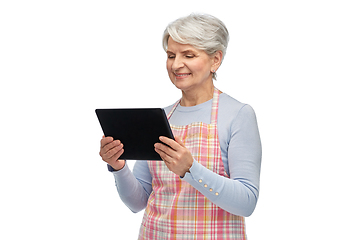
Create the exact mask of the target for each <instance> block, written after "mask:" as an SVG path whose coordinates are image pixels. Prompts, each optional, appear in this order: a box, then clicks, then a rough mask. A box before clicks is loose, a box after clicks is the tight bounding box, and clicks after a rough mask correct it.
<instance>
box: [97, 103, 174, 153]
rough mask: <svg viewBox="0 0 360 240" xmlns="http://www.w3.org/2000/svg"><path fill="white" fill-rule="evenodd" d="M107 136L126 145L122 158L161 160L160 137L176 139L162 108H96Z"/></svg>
mask: <svg viewBox="0 0 360 240" xmlns="http://www.w3.org/2000/svg"><path fill="white" fill-rule="evenodd" d="M95 111H96V115H97V117H98V119H99V122H100V125H101V128H102V130H103V132H104V135H105V136H107V137H108V136H111V137H113V138H114V139H115V140H120V141H121V142H122V143H123V144H124V153H123V155H122V156H121V157H120V159H126V160H161V158H160V156H159V154H157V153H156V152H155V150H154V144H155V143H156V142H160V141H159V137H160V136H165V137H168V138H171V139H174V137H173V134H172V131H171V128H170V126H169V122H168V120H167V117H166V114H165V111H164V110H163V109H161V108H125V109H96V110H95Z"/></svg>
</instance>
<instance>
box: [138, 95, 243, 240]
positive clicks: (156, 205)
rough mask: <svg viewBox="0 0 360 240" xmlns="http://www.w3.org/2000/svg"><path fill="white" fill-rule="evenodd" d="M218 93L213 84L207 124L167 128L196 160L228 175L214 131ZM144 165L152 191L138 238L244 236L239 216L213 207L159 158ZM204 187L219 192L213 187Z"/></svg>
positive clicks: (236, 237)
mask: <svg viewBox="0 0 360 240" xmlns="http://www.w3.org/2000/svg"><path fill="white" fill-rule="evenodd" d="M219 95H220V92H219V90H218V89H216V88H215V90H214V97H213V102H212V110H211V123H210V124H205V123H202V122H196V123H191V124H189V125H186V126H173V125H171V129H172V131H173V134H174V136H180V137H181V139H182V140H183V142H184V144H185V146H186V148H187V149H189V150H190V152H191V154H192V156H193V158H194V159H195V160H196V161H197V162H199V163H200V164H202V165H203V166H205V167H206V168H208V169H210V170H211V171H213V172H215V173H217V174H219V175H221V176H224V177H227V178H229V176H228V175H227V174H226V172H225V170H224V164H223V162H222V158H221V150H220V143H219V138H218V131H217V116H218V105H219ZM179 103H180V100H179V101H178V102H177V103H176V104H175V105H174V106H173V108H172V110H171V111H170V112H169V114H168V116H167V117H168V119H170V117H171V115H172V114H173V112H174V111H175V109H176V107H177V106H178V104H179ZM148 165H149V169H150V172H151V175H152V177H153V179H152V187H153V192H152V193H151V194H150V196H149V200H148V204H147V207H146V209H145V213H144V217H143V220H142V224H141V228H140V233H139V239H146V240H163V239H164V240H165V239H166V240H174V239H191V240H193V239H237V240H245V239H246V234H245V222H244V218H243V217H241V216H236V215H234V214H231V213H229V212H227V211H225V210H223V209H221V208H219V207H217V206H216V205H215V204H213V203H212V202H211V201H210V200H208V199H207V198H206V197H205V196H204V195H203V194H201V193H200V192H199V191H197V190H196V189H195V188H194V187H192V186H191V185H190V184H189V183H187V182H186V181H183V180H181V179H180V177H179V176H178V175H176V174H175V173H173V172H171V171H170V170H169V169H168V168H167V166H166V165H165V163H164V162H163V161H148ZM199 182H200V183H201V182H202V180H199ZM204 187H207V186H205V185H204ZM207 189H208V191H210V192H212V193H213V194H215V195H219V193H217V192H215V191H214V190H213V189H211V188H208V187H207Z"/></svg>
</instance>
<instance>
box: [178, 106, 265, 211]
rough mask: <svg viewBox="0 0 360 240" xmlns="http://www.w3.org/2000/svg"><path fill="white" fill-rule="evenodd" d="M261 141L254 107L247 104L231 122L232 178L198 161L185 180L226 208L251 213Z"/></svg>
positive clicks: (255, 191)
mask: <svg viewBox="0 0 360 240" xmlns="http://www.w3.org/2000/svg"><path fill="white" fill-rule="evenodd" d="M261 154H262V152H261V142H260V136H259V131H258V126H257V121H256V116H255V113H254V111H253V109H252V108H251V107H250V106H249V105H245V106H244V107H243V108H241V110H240V111H239V113H238V115H237V117H236V118H235V119H234V120H233V122H232V124H231V138H230V142H229V147H228V161H229V172H230V178H226V177H223V176H220V175H218V174H216V173H214V172H212V171H211V170H209V169H207V168H206V167H204V166H202V165H201V164H200V163H198V162H196V161H194V163H193V165H192V167H191V168H190V173H186V174H185V176H184V178H183V180H185V181H187V182H188V183H190V184H191V185H192V186H193V187H194V188H196V189H197V190H198V191H200V192H201V193H202V194H204V195H205V196H206V197H207V198H208V199H209V200H210V201H212V202H213V203H214V204H216V205H217V206H219V207H221V208H223V209H224V210H226V211H228V212H230V213H233V214H235V215H239V216H244V217H247V216H250V215H251V214H252V213H253V211H254V209H255V206H256V203H257V199H258V195H259V181H260V165H261Z"/></svg>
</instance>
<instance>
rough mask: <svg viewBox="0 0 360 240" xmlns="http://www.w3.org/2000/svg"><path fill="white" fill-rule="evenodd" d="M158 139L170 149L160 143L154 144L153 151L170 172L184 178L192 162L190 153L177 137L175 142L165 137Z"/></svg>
mask: <svg viewBox="0 0 360 240" xmlns="http://www.w3.org/2000/svg"><path fill="white" fill-rule="evenodd" d="M159 139H160V141H161V142H163V143H165V144H167V145H168V146H170V147H168V146H166V145H165V144H162V143H156V144H155V151H156V152H157V153H158V154H159V155H160V157H161V159H162V160H163V161H164V162H165V164H166V166H167V167H168V168H169V170H170V171H172V172H173V173H175V174H176V175H179V176H180V177H184V176H185V173H186V172H189V169H190V168H191V166H192V164H193V161H194V159H193V157H192V155H191V153H190V151H189V150H188V149H187V148H186V147H185V145H184V143H183V142H182V141H181V139H180V138H178V137H175V141H174V140H172V139H170V138H167V137H160V138H159Z"/></svg>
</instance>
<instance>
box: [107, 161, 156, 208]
mask: <svg viewBox="0 0 360 240" xmlns="http://www.w3.org/2000/svg"><path fill="white" fill-rule="evenodd" d="M108 168H109V171H111V172H112V173H113V175H114V178H115V184H116V189H117V191H118V194H119V196H120V198H121V200H122V201H123V202H124V204H125V205H126V206H127V207H128V208H129V209H130V210H131V211H132V212H135V213H136V212H139V211H141V210H143V209H144V208H145V207H146V204H147V200H148V198H149V196H150V193H151V191H152V187H151V174H150V172H149V168H148V165H147V162H146V161H137V162H136V163H135V166H134V169H133V172H131V170H130V169H129V167H128V166H127V164H126V165H125V167H124V168H123V169H121V170H120V171H112V170H113V169H112V168H111V166H109V165H108Z"/></svg>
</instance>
